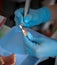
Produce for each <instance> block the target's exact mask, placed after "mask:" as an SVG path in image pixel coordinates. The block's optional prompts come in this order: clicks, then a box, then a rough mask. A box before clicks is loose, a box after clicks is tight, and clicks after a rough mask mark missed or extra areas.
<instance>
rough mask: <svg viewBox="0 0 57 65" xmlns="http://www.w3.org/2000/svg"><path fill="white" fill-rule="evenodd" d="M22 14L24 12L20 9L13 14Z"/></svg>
mask: <svg viewBox="0 0 57 65" xmlns="http://www.w3.org/2000/svg"><path fill="white" fill-rule="evenodd" d="M23 12H24V9H23V8H20V9H17V10H16V11H15V13H14V14H15V15H16V16H18V15H19V14H22V15H23Z"/></svg>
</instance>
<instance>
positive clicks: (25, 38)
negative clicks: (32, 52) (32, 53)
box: [24, 36, 36, 49]
mask: <svg viewBox="0 0 57 65" xmlns="http://www.w3.org/2000/svg"><path fill="white" fill-rule="evenodd" d="M24 42H25V45H26V47H28V48H31V49H35V48H36V44H35V43H33V42H32V41H31V40H29V39H28V38H27V37H25V36H24Z"/></svg>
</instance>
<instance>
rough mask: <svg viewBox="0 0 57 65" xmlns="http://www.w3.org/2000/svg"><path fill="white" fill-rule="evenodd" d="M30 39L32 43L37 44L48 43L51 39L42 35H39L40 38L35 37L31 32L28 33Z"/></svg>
mask: <svg viewBox="0 0 57 65" xmlns="http://www.w3.org/2000/svg"><path fill="white" fill-rule="evenodd" d="M28 38H29V39H30V40H31V41H34V42H37V43H38V44H41V43H43V42H44V41H47V39H49V38H48V37H46V36H44V35H42V34H38V37H35V36H33V35H32V34H31V33H30V32H28Z"/></svg>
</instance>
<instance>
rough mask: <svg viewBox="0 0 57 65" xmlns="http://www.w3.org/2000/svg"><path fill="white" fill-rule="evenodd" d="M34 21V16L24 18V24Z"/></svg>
mask: <svg viewBox="0 0 57 65" xmlns="http://www.w3.org/2000/svg"><path fill="white" fill-rule="evenodd" d="M31 19H32V16H31V15H30V14H28V15H27V16H26V17H24V23H25V24H28V23H29V22H30V21H31Z"/></svg>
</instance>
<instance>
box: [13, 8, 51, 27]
mask: <svg viewBox="0 0 57 65" xmlns="http://www.w3.org/2000/svg"><path fill="white" fill-rule="evenodd" d="M23 14H24V10H23V8H20V9H18V10H16V11H15V18H14V20H15V22H16V23H17V24H21V23H22V22H24V26H26V27H32V26H35V25H39V24H41V23H45V22H47V21H50V20H51V11H50V10H49V9H48V8H47V7H43V8H40V9H37V10H33V9H30V10H29V13H28V15H27V16H26V17H24V16H23Z"/></svg>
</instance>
